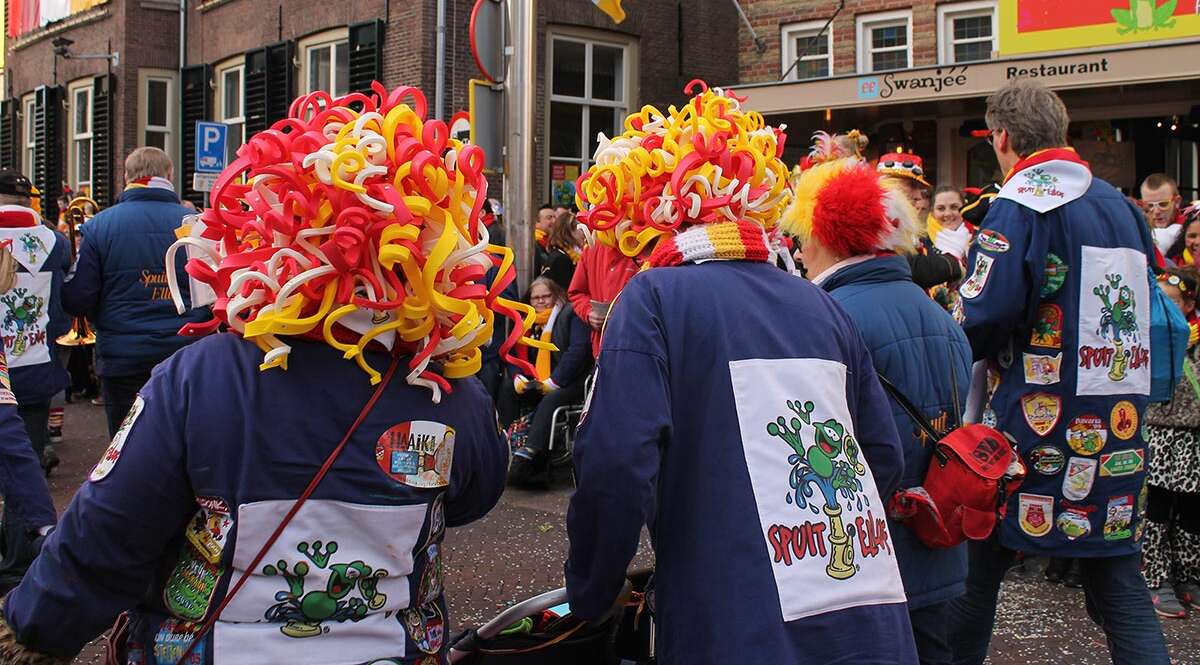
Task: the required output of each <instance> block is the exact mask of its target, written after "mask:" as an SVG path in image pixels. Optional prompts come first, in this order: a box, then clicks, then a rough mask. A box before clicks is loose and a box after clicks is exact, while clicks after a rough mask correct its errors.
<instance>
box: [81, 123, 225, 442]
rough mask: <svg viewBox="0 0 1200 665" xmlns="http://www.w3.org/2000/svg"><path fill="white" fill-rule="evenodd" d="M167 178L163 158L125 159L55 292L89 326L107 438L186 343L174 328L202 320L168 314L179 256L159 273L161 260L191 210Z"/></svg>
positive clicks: (201, 315)
mask: <svg viewBox="0 0 1200 665" xmlns="http://www.w3.org/2000/svg"><path fill="white" fill-rule="evenodd" d="M171 178H172V166H171V158H170V157H168V156H167V154H166V153H165V152H163V151H162V150H159V149H158V148H150V147H145V148H138V149H137V150H134V151H133V152H131V153H129V156H128V157H127V158H125V183H126V186H125V192H124V193H122V194H121V198H120V199H119V200H118V201H117V205H115V206H113V207H111V208H109V209H107V210H104V211H102V212H101V213H100V214H98V215H96V216H95V217H94V218H92V220H91V221H89V222H88V223H86V224H84V225H83V227H82V228H81V229H80V232H81V233H82V235H83V240H82V242H81V243H80V246H79V257H78V258H77V260H76V263H75V270H74V274H73V275H72V277H71V279H70V280H69V281H68V282H67V284H66V286H65V287H64V289H63V298H64V303H65V305H66V308H67V310H68V311H69V312H71V313H72V314H74V315H76V316H83V315H86V316H87V317H88V318H89V319H91V321H92V323H93V324H94V325H95V328H96V374H98V375H99V377H100V388H101V394H102V395H103V396H104V412H105V415H106V416H107V419H108V433H109V436H113V435H115V434H116V431H117V427H118V426H119V425H120V424H121V420H122V419H123V418H124V417H125V414H126V413H128V412H129V408H130V407H131V406H132V405H133V399H134V397H135V396H136V395H137V391H138V390H139V389H140V388H141V387H142V385H143V384H144V383H146V381H147V380H148V379H149V378H150V370H151V369H152V368H153V367H154V366H155V365H157V364H158V363H160V362H162V361H163V360H164V359H165V358H167V357H168V356H170V355H171V354H172V353H175V351H176V350H177V349H179V348H180V347H182V346H184V345H186V344H188V343H189V342H190V341H192V340H191V339H190V338H187V337H180V336H179V335H177V333H178V332H179V329H180V328H181V327H183V326H184V325H185V324H187V323H197V322H200V321H202V320H204V319H206V318H208V316H207V313H206V312H205V311H204V310H202V309H194V310H192V311H191V312H188V313H187V314H185V315H183V316H180V315H179V314H176V312H175V306H174V305H173V304H172V302H171V294H170V293H169V289H168V288H167V274H166V272H165V270H166V269H174V270H176V271H177V273H178V276H179V281H180V283H181V284H183V285H185V286H184V288H185V289H186V288H187V287H186V285H187V283H188V278H187V275H186V274H185V273H184V272H183V263H184V261H183V257H182V256H180V258H179V259H178V260H177V261H176V264H175V266H173V267H168V268H164V264H163V256H164V255H165V254H166V252H167V248H168V247H170V246H171V243H173V242H175V230H176V229H178V228H179V226H180V225H181V224H182V222H183V217H184V215H188V214H191V213H192V212H193V211H192V210H190V209H188V208H185V207H183V206H182V205H180V203H179V196H177V195H176V194H175V188H174V186H173V185H172V184H171Z"/></svg>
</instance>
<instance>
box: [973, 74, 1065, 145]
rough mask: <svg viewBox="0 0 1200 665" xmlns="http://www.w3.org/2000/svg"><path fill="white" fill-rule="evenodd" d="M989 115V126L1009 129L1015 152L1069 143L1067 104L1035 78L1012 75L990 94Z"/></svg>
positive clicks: (990, 127)
mask: <svg viewBox="0 0 1200 665" xmlns="http://www.w3.org/2000/svg"><path fill="white" fill-rule="evenodd" d="M986 119H987V126H988V128H989V129H992V130H998V129H1003V130H1005V131H1007V132H1008V137H1009V141H1010V142H1011V144H1012V149H1013V152H1015V153H1017V154H1018V155H1020V156H1022V157H1025V156H1027V155H1030V154H1032V153H1034V152H1037V151H1038V150H1046V149H1047V148H1061V147H1063V146H1065V145H1067V125H1068V124H1070V122H1071V119H1070V118H1069V117H1068V116H1067V107H1066V106H1065V105H1064V104H1063V102H1062V100H1061V99H1059V98H1058V95H1056V94H1054V91H1052V90H1050V89H1048V88H1047V87H1046V86H1044V85H1042V84H1041V83H1039V82H1037V81H1035V80H1033V79H1028V78H1019V79H1013V80H1012V81H1009V82H1008V84H1007V85H1005V86H1004V87H1003V88H1000V89H999V90H997V91H996V92H995V93H994V94H992V96H991V97H988V100H987V116H986Z"/></svg>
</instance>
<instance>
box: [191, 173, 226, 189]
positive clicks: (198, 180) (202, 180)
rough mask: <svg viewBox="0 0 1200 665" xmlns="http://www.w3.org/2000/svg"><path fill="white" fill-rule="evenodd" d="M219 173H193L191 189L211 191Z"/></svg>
mask: <svg viewBox="0 0 1200 665" xmlns="http://www.w3.org/2000/svg"><path fill="white" fill-rule="evenodd" d="M220 175H221V174H220V173H193V174H192V189H194V190H196V191H197V192H211V191H212V188H213V185H215V184H217V178H218V177H220Z"/></svg>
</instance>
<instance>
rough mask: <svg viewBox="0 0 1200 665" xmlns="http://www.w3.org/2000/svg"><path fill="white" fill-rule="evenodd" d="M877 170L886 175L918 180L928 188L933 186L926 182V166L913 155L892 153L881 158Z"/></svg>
mask: <svg viewBox="0 0 1200 665" xmlns="http://www.w3.org/2000/svg"><path fill="white" fill-rule="evenodd" d="M875 168H877V169H879V172H880V173H882V174H884V175H890V176H894V177H897V178H908V179H909V180H916V181H917V182H919V183H921V184H922V185H925V186H926V187H932V186H933V185H930V184H929V182H928V181H927V180H925V165H924V163H923V162H922V160H921V157H920V156H918V155H914V154H912V153H907V152H905V153H897V152H890V153H888V154H886V155H883V156H882V157H880V158H879V161H878V162H876V164H875Z"/></svg>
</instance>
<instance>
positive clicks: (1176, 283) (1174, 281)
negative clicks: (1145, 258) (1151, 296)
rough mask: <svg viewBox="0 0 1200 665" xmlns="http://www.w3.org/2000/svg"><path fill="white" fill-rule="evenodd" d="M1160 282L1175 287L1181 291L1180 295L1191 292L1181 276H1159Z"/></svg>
mask: <svg viewBox="0 0 1200 665" xmlns="http://www.w3.org/2000/svg"><path fill="white" fill-rule="evenodd" d="M1158 281H1160V282H1162V283H1163V284H1167V285H1169V286H1173V287H1175V288H1177V289H1179V292H1180V293H1187V292H1188V291H1190V290H1191V289H1189V288H1188V287H1187V282H1184V281H1183V280H1182V279H1180V277H1179V275H1171V274H1166V275H1159V276H1158Z"/></svg>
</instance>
